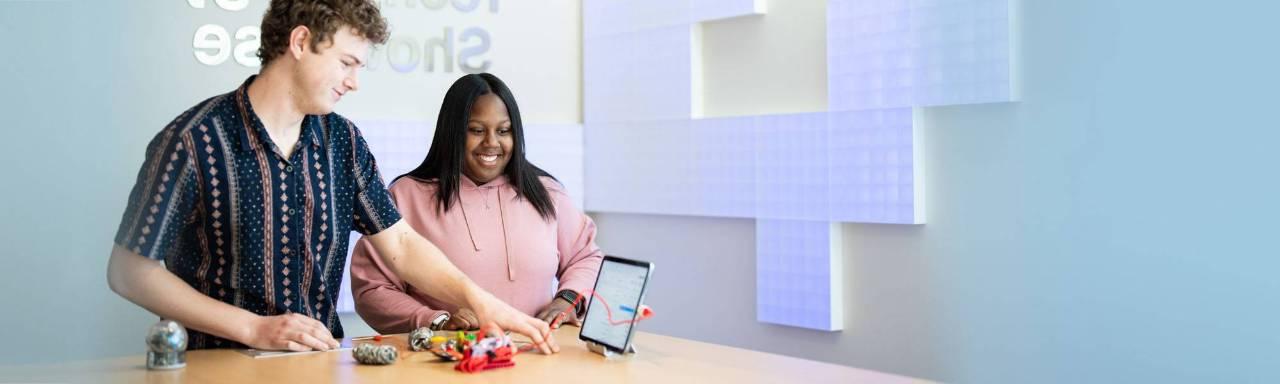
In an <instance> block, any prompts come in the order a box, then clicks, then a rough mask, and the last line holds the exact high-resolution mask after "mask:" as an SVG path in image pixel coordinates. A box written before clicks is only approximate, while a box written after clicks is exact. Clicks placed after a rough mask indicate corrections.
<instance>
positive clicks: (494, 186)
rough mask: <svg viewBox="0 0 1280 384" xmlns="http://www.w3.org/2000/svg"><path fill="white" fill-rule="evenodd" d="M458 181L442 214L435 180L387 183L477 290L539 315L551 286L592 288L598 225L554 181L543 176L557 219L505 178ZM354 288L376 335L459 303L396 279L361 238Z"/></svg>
mask: <svg viewBox="0 0 1280 384" xmlns="http://www.w3.org/2000/svg"><path fill="white" fill-rule="evenodd" d="M461 179H462V180H461V182H460V183H459V191H458V197H459V199H460V200H461V203H460V204H459V203H455V204H454V205H453V206H452V207H450V209H449V211H448V212H445V213H443V214H441V213H440V212H439V211H437V208H436V198H435V194H436V183H435V181H434V180H433V181H430V182H424V181H421V180H417V179H413V178H410V177H405V178H402V179H400V180H399V181H397V182H396V183H395V184H393V185H392V186H391V188H390V189H391V196H392V198H393V199H394V200H395V203H396V206H397V207H398V208H399V209H400V213H401V215H403V216H404V219H405V220H406V221H407V222H408V223H409V225H410V226H412V227H413V229H414V230H416V231H418V233H420V234H422V236H423V237H426V238H427V240H430V241H431V242H432V243H433V244H435V245H436V246H437V247H439V248H440V250H441V251H444V254H445V255H446V256H448V257H449V260H450V261H452V262H453V264H454V265H456V266H458V269H460V270H462V272H463V273H465V274H467V276H468V277H470V278H471V280H473V281H475V282H476V284H478V285H480V287H481V288H484V289H485V290H486V291H489V292H490V293H492V294H493V295H494V296H497V297H498V298H499V299H501V300H503V301H505V302H507V304H510V305H511V306H513V307H515V308H516V309H518V310H520V311H523V312H525V313H527V314H529V315H531V316H532V315H536V314H537V313H538V311H539V310H540V309H542V307H544V306H546V305H547V303H550V302H551V300H552V298H553V297H554V295H555V292H558V291H560V290H563V289H571V290H574V291H576V292H578V293H579V294H581V293H582V292H586V291H587V290H590V289H591V287H592V285H594V284H595V280H596V272H597V271H599V269H600V261H601V260H602V259H603V256H602V253H601V252H600V248H599V247H597V246H596V244H595V237H596V225H595V223H594V222H592V221H591V218H590V217H587V215H585V214H583V213H582V211H579V210H578V208H577V207H574V206H573V203H572V202H571V201H570V200H569V195H568V194H566V193H565V191H564V189H563V187H561V186H560V184H559V183H556V182H555V181H554V180H552V179H550V178H545V177H544V178H542V184H543V185H544V186H546V188H547V193H548V194H549V195H550V197H551V201H552V203H553V204H554V205H555V208H556V214H555V217H554V218H552V219H551V220H544V219H543V218H542V217H541V216H539V215H538V211H537V210H535V209H534V208H533V204H529V202H528V201H526V200H524V199H523V198H521V199H516V198H515V195H516V193H515V189H514V188H512V186H511V185H510V184H508V183H507V179H506V177H505V176H499V177H498V178H497V179H494V180H493V181H490V182H488V183H486V184H485V185H482V186H477V185H476V184H475V182H472V181H471V179H470V178H467V177H465V176H464V177H462V178H461ZM554 279H559V286H558V287H553V286H552V284H553V283H554V281H553V280H554ZM351 291H352V296H353V297H354V298H355V304H356V312H357V313H359V314H360V317H362V318H364V320H365V322H367V323H368V324H369V326H371V327H373V329H375V330H377V331H378V332H381V333H404V332H409V331H412V330H413V329H416V328H418V327H424V326H428V325H430V323H431V319H432V318H434V317H435V315H436V314H437V313H439V311H441V310H444V311H450V312H453V311H456V310H457V309H458V308H456V307H454V306H452V305H449V304H447V303H444V302H441V301H439V300H436V299H434V298H432V297H430V296H427V295H426V294H425V293H423V292H422V291H421V290H418V289H417V288H415V287H412V286H409V285H407V284H406V283H405V282H404V281H402V280H400V278H399V277H397V276H396V275H395V274H393V273H392V272H391V271H390V270H389V269H387V266H386V265H385V264H383V262H382V258H381V257H379V256H378V254H377V251H375V250H374V249H373V246H372V245H371V244H369V241H368V240H366V239H363V238H362V239H360V241H359V242H358V243H357V244H356V249H355V252H354V253H353V254H352V255H351Z"/></svg>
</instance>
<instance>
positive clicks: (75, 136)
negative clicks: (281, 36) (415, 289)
mask: <svg viewBox="0 0 1280 384" xmlns="http://www.w3.org/2000/svg"><path fill="white" fill-rule="evenodd" d="M209 3H210V4H212V3H213V2H212V1H210V2H209ZM264 4H265V3H264ZM264 6H265V5H255V7H258V8H259V11H258V12H259V13H260V12H261V10H260V9H261V8H262V7H264ZM214 8H215V9H212V10H206V12H208V13H207V14H201V13H199V12H198V11H196V10H193V9H191V8H190V7H189V6H187V4H186V2H185V1H167V2H163V3H161V2H150V1H148V2H142V1H90V0H68V1H4V2H0V49H2V50H3V51H4V54H3V56H2V58H0V76H2V77H0V78H2V79H3V81H0V110H2V111H3V112H0V132H2V133H0V134H2V135H3V138H2V139H0V164H3V166H0V180H3V181H2V182H0V185H2V187H0V190H2V191H3V195H2V197H0V212H2V213H3V216H2V217H3V218H4V219H3V220H0V244H4V252H3V256H0V257H2V258H3V260H4V262H3V266H0V300H2V301H0V340H4V343H5V348H0V365H7V364H18V363H29V362H52V361H63V360H68V359H84V358H90V357H101V356H120V355H136V354H140V353H143V352H145V351H146V349H145V347H144V344H143V343H142V336H143V334H144V333H145V331H146V329H147V327H148V326H150V325H151V324H152V323H154V322H155V321H156V320H157V318H156V317H155V316H154V315H151V314H150V313H148V312H146V311H143V310H142V309H140V308H138V307H136V306H134V305H132V304H130V303H128V302H127V301H125V300H124V299H122V298H120V297H119V296H117V295H116V294H114V293H112V292H111V291H110V290H109V289H108V288H107V281H106V273H107V269H106V268H107V258H108V254H109V253H110V251H111V244H112V239H113V237H114V236H115V230H116V226H117V225H118V224H119V222H120V216H121V214H122V213H123V212H124V204H125V199H126V198H127V197H128V194H129V190H130V188H131V187H132V186H133V181H134V179H135V177H137V172H138V168H139V166H140V165H141V163H142V156H143V152H144V151H145V149H146V144H147V142H148V141H150V140H151V138H152V136H154V135H155V134H156V133H157V132H159V131H160V129H161V128H163V126H164V124H166V123H168V122H169V121H170V120H172V119H173V118H174V117H175V116H177V115H178V114H179V113H181V112H182V111H183V110H185V109H187V108H189V107H190V106H192V105H195V103H197V102H199V101H200V100H202V99H204V98H206V97H209V96H212V95H214V94H216V93H221V92H226V91H229V90H231V89H234V88H235V87H236V86H237V85H239V83H240V81H242V80H243V79H244V77H245V76H248V75H249V74H251V73H253V72H255V71H252V70H249V69H247V68H244V67H237V66H231V65H227V66H224V67H222V68H218V69H208V68H200V67H199V66H198V64H195V60H194V59H192V58H191V57H190V56H189V55H190V53H186V52H189V50H190V49H191V48H190V47H191V33H193V32H194V30H195V26H197V25H199V23H197V21H203V22H224V20H226V19H227V17H229V16H230V15H229V14H228V13H227V12H225V11H222V10H218V9H216V7H214ZM246 12H247V11H246ZM172 31H183V32H182V33H173V32H172ZM175 52H177V53H183V54H175Z"/></svg>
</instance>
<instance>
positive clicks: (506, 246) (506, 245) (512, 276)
mask: <svg viewBox="0 0 1280 384" xmlns="http://www.w3.org/2000/svg"><path fill="white" fill-rule="evenodd" d="M494 192H496V193H497V195H498V220H499V222H501V223H502V247H503V252H504V253H505V254H506V257H507V280H509V281H516V269H515V266H513V265H512V263H511V240H510V238H509V237H508V236H507V211H506V209H505V207H504V206H503V204H502V189H498V190H496V191H494ZM484 203H485V206H488V204H489V201H488V200H484ZM458 206H459V207H462V222H463V223H464V224H466V226H467V238H469V239H470V240H471V248H472V249H475V250H476V252H479V251H480V246H479V245H478V244H476V237H475V235H473V234H471V219H469V218H467V205H466V204H464V203H463V202H462V196H461V195H459V196H458Z"/></svg>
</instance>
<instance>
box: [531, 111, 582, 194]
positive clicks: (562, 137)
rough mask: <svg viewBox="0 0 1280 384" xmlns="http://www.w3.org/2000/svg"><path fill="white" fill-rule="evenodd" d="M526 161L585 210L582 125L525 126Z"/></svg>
mask: <svg viewBox="0 0 1280 384" xmlns="http://www.w3.org/2000/svg"><path fill="white" fill-rule="evenodd" d="M524 140H525V151H526V152H527V153H526V154H525V158H527V159H529V161H530V162H532V163H533V164H534V165H537V166H538V167H539V168H542V170H544V171H547V173H550V174H551V175H552V176H555V178H556V180H559V181H560V184H561V185H563V186H564V189H565V191H566V192H568V193H569V197H570V198H571V199H572V200H573V204H574V205H575V206H577V207H578V209H580V210H581V209H582V204H583V188H584V183H583V178H584V177H585V176H584V170H583V168H582V165H583V160H582V158H583V154H584V153H585V151H584V150H583V147H582V126H581V125H578V124H529V125H525V127H524Z"/></svg>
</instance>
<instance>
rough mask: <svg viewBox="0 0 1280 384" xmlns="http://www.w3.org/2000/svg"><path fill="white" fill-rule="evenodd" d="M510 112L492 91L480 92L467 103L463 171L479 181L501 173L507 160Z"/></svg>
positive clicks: (509, 144)
mask: <svg viewBox="0 0 1280 384" xmlns="http://www.w3.org/2000/svg"><path fill="white" fill-rule="evenodd" d="M512 134H513V133H512V131H511V116H510V115H509V114H508V113H507V105H506V104H505V103H503V102H502V99H501V98H499V97H498V96H497V95H495V94H493V93H488V94H484V95H481V96H480V97H477V98H476V101H475V103H473V104H472V106H471V117H470V119H468V120H467V135H466V136H467V146H466V152H465V153H464V154H463V156H464V157H465V158H466V161H465V163H466V169H464V170H463V172H462V173H463V174H464V175H466V176H467V178H470V179H471V181H474V182H475V183H476V185H482V184H485V183H488V182H490V181H493V179H496V178H498V176H501V175H502V172H503V170H505V169H506V168H507V163H508V162H510V161H511V148H512V146H514V145H515V140H514V138H513V137H512Z"/></svg>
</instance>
